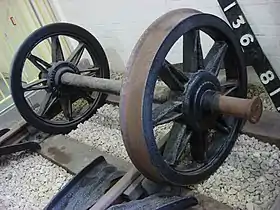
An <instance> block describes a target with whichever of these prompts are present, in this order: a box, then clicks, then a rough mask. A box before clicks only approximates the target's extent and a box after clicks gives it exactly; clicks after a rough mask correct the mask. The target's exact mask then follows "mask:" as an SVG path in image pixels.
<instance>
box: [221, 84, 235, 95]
mask: <svg viewBox="0 0 280 210" xmlns="http://www.w3.org/2000/svg"><path fill="white" fill-rule="evenodd" d="M237 88H238V81H237V80H228V81H226V82H224V83H222V84H221V89H222V93H223V95H230V94H231V93H232V92H234V91H235V90H236V89H237Z"/></svg>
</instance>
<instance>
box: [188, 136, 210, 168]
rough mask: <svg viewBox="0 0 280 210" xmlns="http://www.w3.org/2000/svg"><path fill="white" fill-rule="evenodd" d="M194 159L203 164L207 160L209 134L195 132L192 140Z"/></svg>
mask: <svg viewBox="0 0 280 210" xmlns="http://www.w3.org/2000/svg"><path fill="white" fill-rule="evenodd" d="M190 148H191V155H192V158H193V159H194V160H195V161H197V162H199V163H201V162H204V161H206V160H207V149H208V132H206V131H201V132H193V133H192V136H191V138H190Z"/></svg>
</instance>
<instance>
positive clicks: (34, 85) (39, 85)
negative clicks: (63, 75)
mask: <svg viewBox="0 0 280 210" xmlns="http://www.w3.org/2000/svg"><path fill="white" fill-rule="evenodd" d="M44 82H47V79H39V80H36V81H35V82H31V83H29V84H27V85H24V86H23V87H22V88H23V90H24V91H25V92H26V91H34V90H44V89H47V88H48V86H47V85H43V83H44Z"/></svg>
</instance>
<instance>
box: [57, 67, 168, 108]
mask: <svg viewBox="0 0 280 210" xmlns="http://www.w3.org/2000/svg"><path fill="white" fill-rule="evenodd" d="M61 83H62V84H64V85H69V86H77V87H82V88H90V89H92V90H95V91H99V92H103V93H109V94H114V95H120V91H121V86H122V81H120V80H112V79H105V78H98V77H89V76H83V75H78V74H72V73H68V72H67V73H64V74H63V75H62V76H61ZM169 93H170V91H169V88H161V87H156V88H155V97H154V101H155V102H158V103H163V102H165V101H167V99H168V98H169Z"/></svg>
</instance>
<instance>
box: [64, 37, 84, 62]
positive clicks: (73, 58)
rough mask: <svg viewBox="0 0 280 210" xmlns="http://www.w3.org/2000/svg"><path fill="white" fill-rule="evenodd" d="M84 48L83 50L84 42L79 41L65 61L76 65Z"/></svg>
mask: <svg viewBox="0 0 280 210" xmlns="http://www.w3.org/2000/svg"><path fill="white" fill-rule="evenodd" d="M84 50H85V45H84V43H81V42H80V43H79V45H78V46H77V47H76V49H75V50H74V51H73V52H72V53H71V55H70V56H69V58H68V59H67V61H68V62H71V63H73V64H74V65H76V66H77V65H78V63H79V61H80V59H81V57H82V55H83V53H84Z"/></svg>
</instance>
